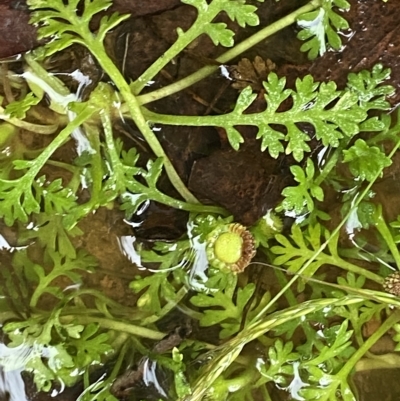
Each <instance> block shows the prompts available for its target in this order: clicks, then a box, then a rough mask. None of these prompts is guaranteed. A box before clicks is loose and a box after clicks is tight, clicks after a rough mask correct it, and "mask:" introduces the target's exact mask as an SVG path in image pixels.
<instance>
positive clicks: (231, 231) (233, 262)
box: [206, 223, 256, 273]
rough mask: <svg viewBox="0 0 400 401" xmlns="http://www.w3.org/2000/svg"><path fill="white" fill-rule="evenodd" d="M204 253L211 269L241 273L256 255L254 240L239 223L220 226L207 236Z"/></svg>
mask: <svg viewBox="0 0 400 401" xmlns="http://www.w3.org/2000/svg"><path fill="white" fill-rule="evenodd" d="M206 252H207V258H208V262H209V263H210V265H211V266H212V267H215V268H217V269H220V270H230V271H232V272H233V273H242V272H243V271H244V269H245V268H246V267H247V266H248V265H249V264H250V262H251V260H252V259H253V257H254V256H255V254H256V247H255V240H254V237H253V235H252V234H251V232H250V231H248V230H247V229H246V227H244V226H242V225H241V224H239V223H231V224H221V225H219V226H217V227H216V228H215V229H214V230H213V231H211V232H210V233H209V234H208V235H207V246H206Z"/></svg>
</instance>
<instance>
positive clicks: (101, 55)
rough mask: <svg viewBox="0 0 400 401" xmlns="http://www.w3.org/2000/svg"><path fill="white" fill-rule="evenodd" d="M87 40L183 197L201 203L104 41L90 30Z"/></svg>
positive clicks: (90, 48) (87, 44)
mask: <svg viewBox="0 0 400 401" xmlns="http://www.w3.org/2000/svg"><path fill="white" fill-rule="evenodd" d="M85 40H86V44H85V45H86V46H87V47H88V49H89V50H90V51H91V52H92V54H93V55H94V56H95V57H96V59H97V61H98V62H99V64H100V65H101V67H102V68H103V69H104V71H105V72H106V73H107V74H108V76H109V77H110V78H111V79H112V80H113V82H114V83H115V85H116V86H117V88H118V89H119V91H120V92H121V95H122V97H123V99H124V100H125V102H126V105H127V107H128V110H129V114H130V117H131V118H132V120H133V121H134V122H135V124H136V126H137V127H138V129H139V130H140V131H141V133H142V134H143V136H144V138H145V140H146V141H147V143H148V144H149V146H150V148H151V150H152V151H153V152H154V154H155V155H156V156H157V157H162V158H163V161H164V167H165V171H166V172H167V175H168V177H169V179H170V180H171V183H172V185H173V186H174V187H175V189H176V190H177V191H178V192H179V194H180V195H181V196H182V197H183V199H185V200H186V201H187V202H191V203H199V202H198V200H197V199H196V198H195V197H194V196H193V195H192V193H191V192H190V191H189V190H188V189H187V188H186V185H185V184H184V183H183V181H182V179H181V178H180V177H179V175H178V173H177V172H176V170H175V168H174V166H173V165H172V163H171V161H170V159H169V158H168V156H167V154H166V153H165V151H164V149H163V147H162V146H161V144H160V142H159V141H158V139H157V137H156V136H155V134H154V132H153V131H152V130H151V129H150V127H149V125H148V122H147V121H146V119H145V117H144V116H143V113H142V111H141V109H140V106H139V103H138V101H137V99H136V96H134V95H133V94H132V92H131V90H130V87H129V85H128V83H127V82H126V81H125V78H124V77H123V76H122V74H121V72H120V71H119V70H118V68H117V67H116V66H115V64H114V63H113V62H112V61H111V59H110V58H109V57H108V55H107V53H106V51H105V49H104V45H103V44H102V43H99V41H98V40H96V39H95V38H94V37H92V33H91V32H90V31H89V30H88V33H87V34H86V35H85Z"/></svg>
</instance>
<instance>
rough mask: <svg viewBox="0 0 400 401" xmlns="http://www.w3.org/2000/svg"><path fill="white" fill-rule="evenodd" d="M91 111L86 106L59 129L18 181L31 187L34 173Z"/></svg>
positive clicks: (87, 117) (88, 116)
mask: <svg viewBox="0 0 400 401" xmlns="http://www.w3.org/2000/svg"><path fill="white" fill-rule="evenodd" d="M93 113H94V109H91V108H89V107H86V108H85V109H84V110H83V111H82V112H81V113H80V114H79V115H78V116H76V118H75V119H74V120H72V121H71V122H70V123H69V124H68V125H67V126H66V127H65V128H64V129H63V130H61V131H60V133H59V134H58V135H57V136H56V138H55V139H54V140H53V141H52V142H51V143H50V145H49V146H47V147H46V149H45V150H44V151H43V152H42V153H41V154H40V155H39V156H38V157H37V158H36V159H35V163H34V164H32V167H31V168H30V169H29V170H28V172H27V173H26V174H25V175H24V176H23V177H22V178H20V181H23V182H26V184H27V187H28V188H29V187H31V184H32V182H33V180H34V179H35V177H36V175H37V174H38V173H39V171H40V170H41V168H42V167H43V166H44V165H45V164H46V162H47V160H48V159H49V158H50V157H51V155H52V154H53V153H54V152H55V151H56V150H57V149H58V148H59V147H60V146H61V145H63V144H64V142H65V141H66V140H67V139H68V137H69V136H70V135H71V134H72V133H73V132H74V130H76V129H77V128H78V127H80V126H81V125H82V124H83V123H84V122H85V121H86V120H88V119H89V118H90V117H91V116H92V114H93Z"/></svg>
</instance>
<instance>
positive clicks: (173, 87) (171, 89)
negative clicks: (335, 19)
mask: <svg viewBox="0 0 400 401" xmlns="http://www.w3.org/2000/svg"><path fill="white" fill-rule="evenodd" d="M320 6H321V0H312V1H310V2H309V3H308V4H306V5H305V6H303V7H300V8H299V9H297V10H296V11H293V12H292V13H290V14H288V15H287V16H285V17H283V18H281V19H280V20H278V21H276V22H273V23H272V24H270V25H268V26H266V27H265V28H263V29H260V30H259V31H258V32H257V33H255V34H254V35H252V36H250V37H249V38H247V39H245V40H244V41H243V42H241V43H239V44H238V45H236V46H235V47H233V48H232V49H230V50H228V51H226V52H225V53H224V54H222V55H221V56H219V57H218V58H216V60H215V61H216V63H219V64H221V65H223V64H225V63H228V62H229V61H231V60H233V59H234V58H236V57H238V56H240V55H241V54H242V53H243V52H245V51H246V50H248V49H250V48H251V47H253V46H255V45H256V44H258V43H260V42H262V41H263V40H265V39H266V38H268V37H269V36H271V35H273V34H274V33H276V32H279V31H280V30H282V29H284V28H286V27H288V26H289V25H292V24H293V23H294V22H296V20H297V19H298V18H299V17H300V16H301V15H302V14H305V13H308V12H310V11H313V10H315V9H316V8H318V7H320ZM218 68H219V66H218V65H207V66H205V67H203V68H201V69H200V70H198V71H196V72H194V73H193V74H191V75H189V76H187V77H186V78H183V79H181V80H179V81H177V82H174V83H173V84H170V85H167V86H164V87H163V88H161V89H157V90H155V91H153V92H150V93H146V94H145V95H140V96H138V97H137V101H138V103H139V104H140V105H143V104H146V103H150V102H154V101H155V100H159V99H162V98H164V97H167V96H169V95H172V94H173V93H176V92H179V91H181V90H183V89H186V88H188V87H189V86H192V85H194V84H195V83H196V82H199V81H201V80H202V79H204V78H206V77H207V76H209V75H211V74H212V73H214V72H215V71H217V70H218Z"/></svg>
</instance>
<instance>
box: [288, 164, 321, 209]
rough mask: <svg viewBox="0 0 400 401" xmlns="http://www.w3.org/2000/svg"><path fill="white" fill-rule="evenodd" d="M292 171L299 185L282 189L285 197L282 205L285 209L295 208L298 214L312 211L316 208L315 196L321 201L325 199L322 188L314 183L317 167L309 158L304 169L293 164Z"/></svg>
mask: <svg viewBox="0 0 400 401" xmlns="http://www.w3.org/2000/svg"><path fill="white" fill-rule="evenodd" d="M290 171H291V172H292V174H293V177H294V179H295V180H296V181H297V182H298V183H299V185H298V186H297V187H286V188H285V189H284V190H283V191H282V195H283V196H284V197H285V199H284V200H283V202H282V207H283V208H284V209H285V210H293V211H294V212H295V213H296V214H297V215H299V214H301V213H303V212H304V211H307V212H312V211H313V210H314V201H313V198H315V199H316V200H318V201H321V202H322V201H323V200H324V192H323V190H322V188H321V187H320V186H318V185H316V184H315V183H314V175H315V168H314V164H313V162H312V160H311V159H307V165H306V168H305V169H304V170H303V169H302V168H301V167H300V166H292V167H290Z"/></svg>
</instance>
